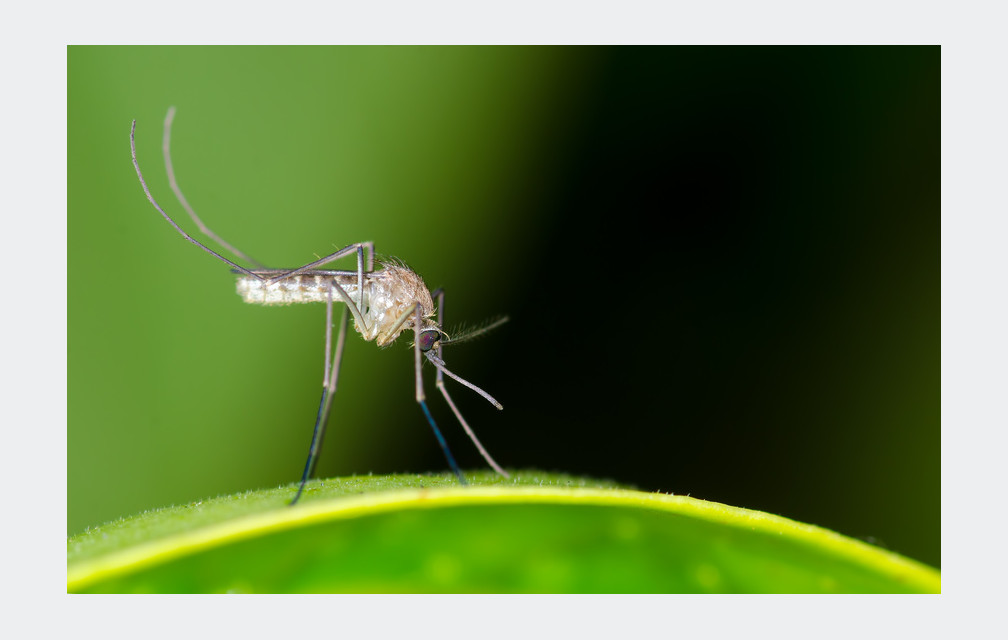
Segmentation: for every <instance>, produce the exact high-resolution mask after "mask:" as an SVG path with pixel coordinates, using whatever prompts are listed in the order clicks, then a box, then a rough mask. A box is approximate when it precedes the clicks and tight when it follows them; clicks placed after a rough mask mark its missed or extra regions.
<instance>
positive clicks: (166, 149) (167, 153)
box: [161, 107, 266, 269]
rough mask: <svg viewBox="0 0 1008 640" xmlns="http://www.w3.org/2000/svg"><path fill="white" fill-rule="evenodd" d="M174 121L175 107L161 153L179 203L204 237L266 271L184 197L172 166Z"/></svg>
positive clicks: (170, 116) (170, 109)
mask: <svg viewBox="0 0 1008 640" xmlns="http://www.w3.org/2000/svg"><path fill="white" fill-rule="evenodd" d="M174 119H175V107H169V109H168V115H166V116H165V121H164V138H163V140H162V143H161V152H162V154H163V155H164V162H165V171H166V173H167V174H168V184H170V185H171V188H172V191H174V192H175V197H176V198H178V201H179V203H181V205H182V208H183V209H185V210H186V213H188V214H189V217H190V218H192V221H193V222H195V223H196V226H197V227H199V230H200V231H202V232H203V234H204V235H206V236H207V237H209V238H211V239H212V240H213V241H214V242H216V243H217V244H219V245H220V246H222V247H224V248H225V249H227V250H228V251H230V252H231V255H233V256H235V257H236V258H240V259H241V260H244V261H245V262H251V263H252V264H254V265H256V266H257V267H259V268H260V269H265V268H266V265H264V264H263V263H261V262H259V261H258V260H256V259H254V258H250V257H249V256H247V255H245V254H244V253H242V252H241V251H239V250H238V249H236V248H235V247H234V246H232V245H231V244H229V243H228V242H226V241H225V240H224V238H221V237H220V236H219V235H217V234H216V233H214V232H213V231H211V230H210V227H208V226H206V225H205V224H203V221H202V220H200V218H199V216H197V215H196V212H195V211H193V208H192V207H191V206H189V201H188V200H186V197H185V196H184V195H182V189H180V188H179V185H178V181H177V180H176V179H175V168H174V167H173V166H172V160H171V127H172V120H174Z"/></svg>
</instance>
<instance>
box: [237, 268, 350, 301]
mask: <svg viewBox="0 0 1008 640" xmlns="http://www.w3.org/2000/svg"><path fill="white" fill-rule="evenodd" d="M334 280H335V281H336V282H337V283H339V285H340V286H341V287H343V290H344V291H346V292H347V295H349V296H350V298H351V299H352V300H353V301H354V303H355V304H358V305H359V304H360V293H359V292H358V290H357V278H356V277H355V276H352V277H350V276H333V275H318V274H310V273H306V274H302V275H299V276H291V277H290V278H284V279H283V280H280V281H279V282H274V283H272V284H266V280H260V279H258V278H253V277H252V276H239V278H238V283H237V285H236V289H237V291H238V295H240V296H241V297H242V300H244V301H245V302H248V303H251V304H265V305H274V304H297V303H302V302H325V301H326V297H327V296H328V295H329V293H328V292H329V289H330V287H331V286H332V282H333V281H334ZM333 298H334V302H342V300H340V298H338V297H337V296H335V295H334V296H333Z"/></svg>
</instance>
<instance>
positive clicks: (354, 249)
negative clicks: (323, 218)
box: [266, 242, 374, 284]
mask: <svg viewBox="0 0 1008 640" xmlns="http://www.w3.org/2000/svg"><path fill="white" fill-rule="evenodd" d="M362 248H364V249H367V253H368V259H367V261H368V263H369V264H370V266H371V267H372V268H373V267H374V243H373V242H355V243H353V244H348V245H347V246H345V247H343V248H342V249H340V250H339V251H336V252H334V253H330V254H329V255H327V256H326V257H324V258H319V259H318V260H316V261H315V262H309V263H308V264H306V265H304V266H301V267H298V268H297V269H291V270H290V271H286V272H284V273H281V274H279V275H276V276H273V277H272V278H270V279H269V280H267V281H266V283H267V284H273V283H274V282H279V281H281V280H283V279H284V278H290V277H292V276H298V275H301V274H302V273H305V272H307V271H311V270H312V269H314V268H316V267H321V266H322V265H324V264H329V263H330V262H333V261H335V260H339V259H340V258H342V257H343V256H348V255H350V254H351V253H357V254H358V259H357V261H358V268H361V267H360V265H361V263H362V258H361V257H360V256H361V254H362V251H361V249H362ZM371 270H373V269H371Z"/></svg>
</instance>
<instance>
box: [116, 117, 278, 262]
mask: <svg viewBox="0 0 1008 640" xmlns="http://www.w3.org/2000/svg"><path fill="white" fill-rule="evenodd" d="M135 134H136V120H134V121H133V126H132V127H130V153H131V154H132V155H133V168H134V169H136V174H137V177H138V178H140V186H141V187H143V190H144V193H145V194H147V199H148V200H150V203H151V204H152V205H154V208H155V209H157V211H158V213H160V214H161V215H162V216H163V217H164V219H165V220H167V221H168V222H169V223H170V224H171V226H173V227H175V230H176V231H178V232H179V233H181V234H182V237H183V238H185V239H186V240H188V241H189V242H191V243H193V244H194V245H196V246H197V247H199V248H200V249H202V250H204V251H206V252H207V253H209V254H210V255H212V256H214V257H215V258H217V259H218V260H221V261H222V262H225V263H227V264H229V265H231V266H232V267H233V268H235V269H237V270H238V271H240V272H242V273H244V274H245V275H247V276H252V277H253V278H256V279H257V280H263V277H262V276H260V275H259V274H257V273H255V272H253V271H249V270H248V269H246V268H245V267H243V266H241V265H240V264H237V263H235V262H232V261H230V260H228V259H227V258H225V257H224V256H222V255H221V254H219V253H217V252H216V251H214V250H213V249H211V248H210V247H208V246H206V245H205V244H203V243H202V242H200V241H199V240H197V239H196V238H194V237H192V236H191V235H189V234H188V233H186V232H185V231H183V230H182V227H180V226H178V224H177V223H176V222H175V221H174V220H172V217H171V216H170V215H168V214H167V213H165V211H164V209H162V208H161V205H159V204H158V203H157V201H156V200H155V199H154V196H152V195H151V192H150V189H149V188H148V187H147V183H146V182H145V181H144V177H143V173H141V171H140V163H139V162H137V155H136V139H135Z"/></svg>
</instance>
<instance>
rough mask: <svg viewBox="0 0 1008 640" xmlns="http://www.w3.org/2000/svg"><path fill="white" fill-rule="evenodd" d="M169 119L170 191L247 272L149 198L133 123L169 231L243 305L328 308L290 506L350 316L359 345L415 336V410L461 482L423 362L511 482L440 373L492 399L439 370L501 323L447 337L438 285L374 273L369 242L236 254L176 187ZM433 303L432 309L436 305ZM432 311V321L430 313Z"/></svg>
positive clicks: (314, 451) (311, 454) (389, 267)
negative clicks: (204, 259) (297, 257)
mask: <svg viewBox="0 0 1008 640" xmlns="http://www.w3.org/2000/svg"><path fill="white" fill-rule="evenodd" d="M174 118H175V107H171V108H170V109H168V115H167V116H166V117H165V121H164V137H163V140H162V153H163V155H164V162H165V171H166V173H167V175H168V182H169V184H170V185H171V188H172V191H174V192H175V196H176V198H178V201H179V203H180V204H181V205H182V208H183V209H185V210H186V212H187V213H188V214H189V217H190V218H191V219H192V221H193V222H194V223H195V224H196V226H197V227H199V229H200V231H201V232H202V233H203V234H204V235H205V236H207V237H208V238H210V239H212V240H213V241H214V242H216V243H217V244H218V245H220V246H221V247H223V248H224V249H225V250H226V251H227V252H228V253H230V254H231V255H233V256H234V257H235V258H236V259H238V260H242V261H244V262H247V263H250V264H252V265H254V267H255V268H252V269H249V268H246V267H243V266H241V265H240V264H238V263H237V262H233V261H232V260H229V259H228V258H225V257H224V256H222V255H221V254H220V253H218V252H216V251H214V250H213V249H211V248H209V247H208V246H206V245H205V244H203V243H202V242H200V241H199V240H196V239H195V238H193V237H192V236H190V235H189V234H188V233H186V232H185V231H183V230H182V227H180V226H179V225H178V224H177V223H176V222H175V220H173V219H172V217H171V216H169V215H168V214H167V213H165V211H164V209H162V208H161V206H160V205H159V204H158V203H157V201H156V200H154V196H152V195H151V192H150V189H149V188H148V187H147V183H146V181H144V177H143V173H141V171H140V164H139V163H138V162H137V155H136V140H135V133H136V120H133V125H132V126H131V127H130V153H131V154H132V157H133V167H134V168H135V169H136V174H137V177H138V178H139V179H140V185H141V186H142V187H143V190H144V193H145V194H146V195H147V199H148V200H149V201H150V203H151V204H152V205H154V208H155V209H156V210H157V211H158V213H160V214H161V215H162V216H163V217H164V219H165V220H167V221H168V223H169V224H171V226H173V227H174V228H175V230H176V231H178V232H179V233H180V234H182V237H183V238H185V239H186V240H188V241H189V242H191V243H193V244H194V245H196V246H197V247H199V248H200V249H202V250H203V251H206V252H207V253H209V254H210V255H212V256H214V257H215V258H217V259H218V260H220V261H222V262H224V263H225V264H228V265H230V266H231V271H232V273H235V274H237V276H238V282H237V291H238V295H240V296H241V297H242V298H243V299H244V300H245V302H248V303H252V304H262V305H287V304H296V303H309V302H324V303H325V306H326V326H325V365H324V367H323V375H322V399H321V401H320V402H319V409H318V413H317V414H316V417H315V428H314V430H313V431H312V440H311V446H310V447H309V449H308V460H307V462H306V463H305V467H304V472H303V473H302V474H301V482H300V484H299V485H298V489H297V493H296V494H295V495H294V498H293V499H292V500H291V502H290V504H291V505H293V504H295V503H297V501H298V500H299V499H300V498H301V494H302V493H303V492H304V488H305V484H307V482H308V480H309V479H310V478H311V477H312V476H313V474H314V473H315V465H316V463H317V462H318V457H319V451H320V450H321V448H322V439H323V437H324V436H325V430H326V424H327V423H328V421H329V414H330V413H331V411H332V403H333V396H334V395H335V393H336V386H337V383H338V382H339V369H340V363H341V361H342V359H343V344H344V342H345V339H346V329H347V324H348V312H349V315H352V316H353V320H354V322H353V326H354V329H355V330H356V331H357V332H358V333H359V334H361V337H363V338H364V339H365V340H368V341H371V340H374V342H375V344H376V345H378V346H379V347H384V346H387V345H389V344H391V343H392V342H393V341H394V340H395V339H396V338H397V337H399V335H400V334H401V333H403V332H404V331H409V330H410V329H412V331H413V345H412V346H413V364H414V370H415V373H416V402H417V404H418V405H420V409H421V410H422V411H423V414H424V417H425V418H426V419H427V424H429V425H430V427H431V429H432V430H433V431H434V436H435V437H436V438H437V441H438V445H440V447H441V451H442V452H443V453H444V456H445V459H447V460H448V465H449V466H450V467H451V470H452V471H453V472H454V473H455V476H456V477H457V478H458V481H459V484H462V485H465V484H467V483H466V480H465V476H464V475H462V471H461V470H460V469H459V466H458V464H457V463H456V462H455V458H454V457H453V456H452V453H451V450H450V449H449V448H448V443H447V442H446V441H445V439H444V436H443V435H441V430H440V429H438V426H437V423H436V422H435V421H434V417H433V416H432V415H431V412H430V409H428V408H427V400H426V395H425V393H424V385H423V376H422V373H421V366H422V364H423V359H424V358H426V359H427V361H428V362H430V363H431V364H432V365H434V367H435V368H436V369H437V377H436V379H435V386H437V388H438V389H439V390H440V391H441V394H442V395H443V396H444V399H445V401H446V402H447V403H448V406H449V407H450V408H451V410H452V413H454V414H455V418H456V419H457V420H458V421H459V424H461V425H462V428H463V429H464V430H465V432H466V434H467V435H468V436H469V438H470V439H471V440H472V441H473V444H475V445H476V448H477V449H478V450H479V452H480V454H481V455H482V456H483V458H484V459H485V460H486V461H487V463H489V464H490V466H491V467H492V468H493V469H494V470H495V471H496V472H497V473H499V474H501V475H502V476H504V477H505V478H507V477H510V476H509V475H508V472H507V471H505V470H504V469H503V468H502V467H501V466H500V465H499V464H497V462H496V461H495V460H494V459H493V458H492V457H491V456H490V454H489V453H488V452H487V450H486V449H485V448H484V447H483V445H482V443H480V441H479V438H477V437H476V434H475V433H474V432H473V430H472V428H471V427H470V426H469V423H467V422H466V420H465V418H463V417H462V413H461V412H459V410H458V407H456V406H455V403H454V402H453V401H452V398H451V395H449V393H448V389H447V388H446V387H445V383H444V376H446V375H447V376H448V377H449V378H452V379H453V380H455V381H456V382H458V383H460V384H462V385H463V386H465V387H468V388H469V389H471V390H473V391H475V392H476V393H478V394H479V395H481V396H483V397H484V398H486V399H487V400H488V401H489V402H490V404H492V405H493V406H495V407H497V409H503V408H504V407H502V406H501V404H500V403H499V402H497V400H495V399H494V398H493V396H491V395H490V394H489V393H487V392H486V391H484V390H483V389H480V388H479V387H477V386H476V385H474V384H472V383H471V382H469V381H467V380H464V379H463V378H461V377H459V376H457V375H456V374H454V373H452V372H451V371H449V370H448V369H447V367H446V366H445V361H444V355H443V352H442V347H444V346H445V345H449V344H453V343H457V342H461V341H463V340H468V339H470V338H473V337H476V336H477V335H481V334H483V333H486V332H487V331H490V330H491V329H494V328H495V327H497V326H499V325H501V324H503V323H504V322H506V321H507V318H506V317H504V318H501V319H499V320H497V321H495V322H493V323H491V324H489V325H487V326H484V327H482V328H480V329H477V330H475V331H471V332H469V333H467V334H465V335H461V336H458V337H456V338H454V339H453V338H451V337H449V336H448V334H447V333H445V331H444V329H443V326H444V298H445V294H444V289H441V288H438V289H435V290H434V291H433V292H431V291H430V290H429V289H428V288H427V285H425V284H424V281H423V279H421V278H420V276H419V275H417V274H416V273H415V272H414V271H413V270H411V269H410V268H409V267H407V266H406V265H404V264H403V263H401V262H399V261H395V260H388V261H379V265H380V267H381V268H380V269H377V270H376V269H375V268H374V265H375V258H374V243H373V242H355V243H353V244H351V245H347V246H345V247H343V248H342V249H340V250H339V251H336V252H335V253H331V254H329V255H328V256H326V257H324V258H320V259H318V260H316V261H315V262H311V263H309V264H306V265H304V266H301V267H297V268H296V269H269V268H266V266H265V265H263V264H262V263H260V262H258V261H257V260H254V259H252V258H250V257H249V256H247V255H246V254H244V253H242V252H241V251H239V250H238V249H236V248H235V247H233V246H232V245H230V244H228V243H227V242H225V241H224V240H223V239H222V238H221V237H220V236H218V235H217V234H216V233H214V232H213V231H211V230H210V228H209V227H207V226H206V225H205V224H204V223H203V221H202V220H201V219H200V218H199V216H197V215H196V212H195V211H194V210H193V208H192V207H191V206H190V205H189V202H188V201H187V200H186V198H185V196H184V195H183V194H182V190H181V189H180V188H179V186H178V182H177V181H176V179H175V170H174V168H173V167H172V161H171V127H172V120H174ZM349 256H356V258H357V268H356V269H355V270H353V271H349V270H330V269H320V268H319V267H322V266H324V265H327V264H329V263H331V262H334V261H335V260H339V259H340V258H344V257H349ZM435 299H436V300H437V307H436V312H435V306H434V300H435ZM333 303H342V304H344V305H345V306H344V308H343V316H342V319H341V320H340V324H339V334H338V335H337V337H336V346H335V349H333V344H332V329H333ZM435 313H436V314H437V320H434V315H435Z"/></svg>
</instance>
